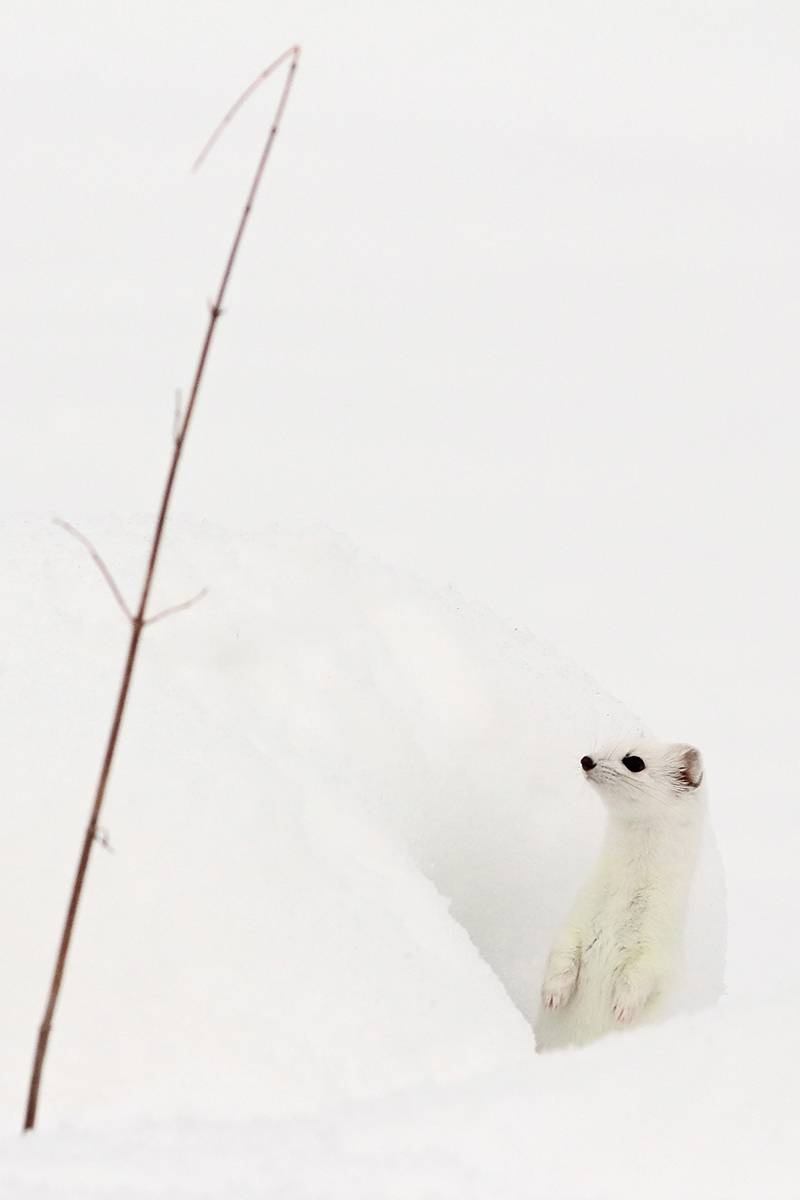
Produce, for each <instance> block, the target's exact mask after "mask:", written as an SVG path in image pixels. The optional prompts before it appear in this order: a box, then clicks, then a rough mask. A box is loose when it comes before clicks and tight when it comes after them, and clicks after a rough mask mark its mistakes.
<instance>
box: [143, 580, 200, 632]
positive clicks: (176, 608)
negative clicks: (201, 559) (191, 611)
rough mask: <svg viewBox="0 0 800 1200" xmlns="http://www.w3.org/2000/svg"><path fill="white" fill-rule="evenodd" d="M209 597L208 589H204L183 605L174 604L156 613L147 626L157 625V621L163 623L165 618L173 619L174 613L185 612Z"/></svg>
mask: <svg viewBox="0 0 800 1200" xmlns="http://www.w3.org/2000/svg"><path fill="white" fill-rule="evenodd" d="M207 595H208V588H207V587H204V588H203V589H202V591H200V592H198V593H197V595H196V596H192V598H191V600H184V602H183V604H173V606H172V608H165V609H163V610H162V611H161V612H160V613H156V615H155V616H154V617H148V618H147V620H146V621H145V625H155V623H156V621H163V620H164V617H171V616H172V614H173V613H178V612H185V611H186V609H187V608H191V607H192V605H194V604H197V601H198V600H202V599H203V597H204V596H207Z"/></svg>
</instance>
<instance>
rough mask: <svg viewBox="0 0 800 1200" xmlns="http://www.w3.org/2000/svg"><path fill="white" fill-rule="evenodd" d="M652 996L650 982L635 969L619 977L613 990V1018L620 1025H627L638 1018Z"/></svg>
mask: <svg viewBox="0 0 800 1200" xmlns="http://www.w3.org/2000/svg"><path fill="white" fill-rule="evenodd" d="M652 994H653V983H652V980H650V979H648V978H647V976H646V975H645V974H644V973H643V972H642V971H639V970H637V969H636V968H629V969H628V970H626V971H623V973H622V974H621V975H620V977H619V979H618V980H617V983H616V986H615V988H614V1004H613V1009H614V1016H615V1017H616V1018H617V1020H618V1021H619V1023H620V1025H628V1024H629V1023H630V1022H631V1021H632V1020H633V1018H634V1017H636V1016H638V1015H639V1013H640V1012H641V1011H642V1009H643V1008H644V1006H645V1004H646V1003H647V1001H648V1000H649V999H650V997H651V995H652Z"/></svg>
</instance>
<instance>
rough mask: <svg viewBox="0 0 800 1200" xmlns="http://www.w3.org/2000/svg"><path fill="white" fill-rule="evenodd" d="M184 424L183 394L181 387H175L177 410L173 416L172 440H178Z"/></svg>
mask: <svg viewBox="0 0 800 1200" xmlns="http://www.w3.org/2000/svg"><path fill="white" fill-rule="evenodd" d="M182 424H183V395H182V394H181V389H180V388H176V389H175V412H174V415H173V418H172V440H173V442H177V440H178V438H179V437H180V433H181V426H182Z"/></svg>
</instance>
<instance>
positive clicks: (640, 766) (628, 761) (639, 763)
mask: <svg viewBox="0 0 800 1200" xmlns="http://www.w3.org/2000/svg"><path fill="white" fill-rule="evenodd" d="M622 765H623V767H627V768H628V770H629V771H634V772H635V771H643V770H644V759H643V758H639V756H638V754H629V755H628V756H627V758H623V760H622Z"/></svg>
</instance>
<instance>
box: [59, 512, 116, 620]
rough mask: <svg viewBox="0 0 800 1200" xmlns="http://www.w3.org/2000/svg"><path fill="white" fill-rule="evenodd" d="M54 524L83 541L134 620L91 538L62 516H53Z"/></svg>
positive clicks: (114, 592)
mask: <svg viewBox="0 0 800 1200" xmlns="http://www.w3.org/2000/svg"><path fill="white" fill-rule="evenodd" d="M53 524H54V525H60V526H61V528H62V529H66V531H67V533H71V534H72V536H73V537H74V538H77V539H78V541H79V542H80V543H81V545H82V546H85V547H86V549H87V550H88V551H89V553H90V554H91V556H92V558H93V559H94V561H95V562H96V563H97V565H98V567H99V568H100V571H101V573H102V576H103V578H104V579H105V581H106V583H107V584H108V586H109V587H110V588H111V592H112V594H113V596H114V599H115V600H116V602H117V604H118V605H119V606H120V608H121V609H122V611H123V612H124V613H125V616H126V617H127V618H128V620H129V621H131V622H133V613H132V612H131V610H130V609H129V608H128V605H127V604H126V603H125V598H124V597H123V595H122V592H121V591H120V590H119V588H118V587H117V585H116V582H115V580H114V576H113V575H112V574H111V572H110V571H109V569H108V567H107V566H106V564H105V563H104V562H103V560H102V558H101V557H100V555H99V554H98V552H97V550H95V548H94V546H93V545H92V543H91V542H90V541H89V539H88V538H87V537H84V535H83V534H82V533H81V532H80V530H79V529H76V528H75V526H74V525H70V523H69V521H62V520H61V517H53Z"/></svg>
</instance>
